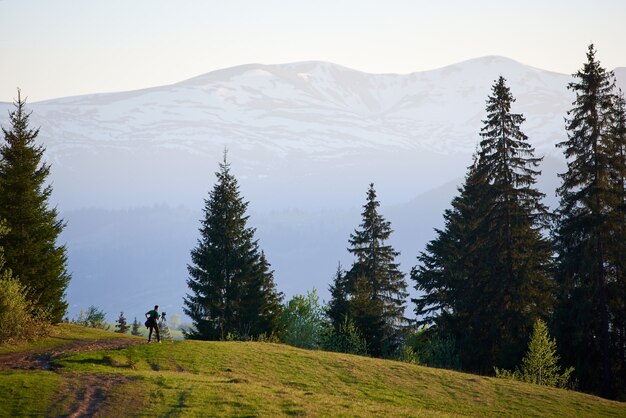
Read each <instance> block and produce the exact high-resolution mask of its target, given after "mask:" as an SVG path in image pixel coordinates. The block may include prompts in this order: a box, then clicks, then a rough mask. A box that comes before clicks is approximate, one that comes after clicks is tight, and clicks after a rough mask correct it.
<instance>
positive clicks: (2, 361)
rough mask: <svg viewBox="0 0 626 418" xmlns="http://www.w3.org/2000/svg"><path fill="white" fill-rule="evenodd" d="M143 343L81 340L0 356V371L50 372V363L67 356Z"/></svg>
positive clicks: (140, 341) (124, 339)
mask: <svg viewBox="0 0 626 418" xmlns="http://www.w3.org/2000/svg"><path fill="white" fill-rule="evenodd" d="M144 342H145V341H143V340H139V339H131V338H115V339H112V340H81V341H76V342H73V343H69V344H63V345H59V346H56V347H51V348H45V349H41V350H31V351H24V352H20V353H10V354H2V355H0V370H10V369H13V370H51V369H52V365H51V363H52V361H53V360H55V359H57V358H59V357H62V356H64V355H67V354H72V353H79V352H83V351H96V350H117V349H121V348H126V347H130V346H133V345H137V344H143V343H144Z"/></svg>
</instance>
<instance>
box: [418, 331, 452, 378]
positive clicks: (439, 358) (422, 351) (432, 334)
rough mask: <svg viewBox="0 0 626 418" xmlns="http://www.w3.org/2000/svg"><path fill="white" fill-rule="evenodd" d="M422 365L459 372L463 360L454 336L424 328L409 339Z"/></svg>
mask: <svg viewBox="0 0 626 418" xmlns="http://www.w3.org/2000/svg"><path fill="white" fill-rule="evenodd" d="M406 344H408V345H409V346H410V347H411V348H412V349H413V354H414V355H415V357H416V358H417V359H418V362H419V363H420V364H424V365H426V366H429V367H439V368H442V369H453V370H459V369H460V368H461V359H460V357H459V353H458V351H457V348H456V339H455V338H454V336H450V335H445V334H442V333H441V332H440V331H439V330H438V329H437V328H428V327H424V328H422V329H419V330H418V331H416V332H414V333H413V334H412V335H410V336H409V338H408V339H407V342H406Z"/></svg>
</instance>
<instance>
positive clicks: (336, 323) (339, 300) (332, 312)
mask: <svg viewBox="0 0 626 418" xmlns="http://www.w3.org/2000/svg"><path fill="white" fill-rule="evenodd" d="M347 285H348V283H347V281H346V274H345V272H344V271H343V269H342V268H341V263H339V265H338V266H337V271H336V272H335V277H334V278H333V283H332V284H331V285H330V286H329V289H328V290H329V291H330V302H328V308H327V310H326V316H327V317H328V319H329V321H330V323H331V325H332V326H333V328H334V329H335V331H338V330H339V328H341V327H342V326H343V324H344V323H345V321H346V318H347V317H348V316H349V310H350V304H349V299H348V297H349V295H348V292H349V289H348V288H347Z"/></svg>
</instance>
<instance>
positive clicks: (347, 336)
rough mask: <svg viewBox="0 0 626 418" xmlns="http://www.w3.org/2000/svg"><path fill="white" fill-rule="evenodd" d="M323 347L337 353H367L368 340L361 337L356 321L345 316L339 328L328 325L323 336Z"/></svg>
mask: <svg viewBox="0 0 626 418" xmlns="http://www.w3.org/2000/svg"><path fill="white" fill-rule="evenodd" d="M322 349H324V350H326V351H335V352H337V353H348V354H359V355H367V342H366V341H365V338H363V337H361V333H359V330H358V328H357V327H356V325H355V324H354V321H352V320H351V319H350V318H348V317H347V316H344V318H343V321H342V322H341V324H339V329H335V328H333V327H332V326H328V327H327V331H326V333H325V334H324V335H323V338H322Z"/></svg>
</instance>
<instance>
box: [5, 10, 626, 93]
mask: <svg viewBox="0 0 626 418" xmlns="http://www.w3.org/2000/svg"><path fill="white" fill-rule="evenodd" d="M625 19H626V1H623V0H594V1H589V0H585V1H580V0H569V1H567V0H559V1H549V0H543V1H536V0H526V1H515V2H513V1H505V0H500V1H495V0H494V1H492V0H473V1H460V0H456V1H446V0H438V1H437V0H431V1H419V0H413V1H408V0H395V1H394V0H386V1H370V0H344V1H342V0H334V1H325V0H316V1H308V2H303V1H297V0H287V1H285V0H267V1H264V0H251V1H240V0H223V1H211V0H205V1H199V0H178V1H175V0H168V1H165V0H0V101H8V100H11V99H12V98H13V97H14V96H15V88H16V87H21V88H22V90H23V92H24V93H25V94H26V95H27V96H28V97H29V99H30V100H31V101H34V100H42V99H48V98H54V97H61V96H69V95H76V94H85V93H96V92H107V91H121V90H130V89H138V88H143V87H150V86H156V85H163V84H169V83H174V82H177V81H181V80H184V79H187V78H190V77H194V76H196V75H199V74H203V73H206V72H209V71H212V70H216V69H220V68H225V67H229V66H234V65H239V64H247V63H251V62H260V63H264V64H273V63H284V62H292V61H304V60H324V61H331V62H335V63H337V64H342V65H345V66H347V67H351V68H354V69H358V70H362V71H368V72H383V73H409V72H413V71H419V70H426V69H432V68H437V67H441V66H444V65H448V64H453V63H456V62H459V61H463V60H466V59H470V58H475V57H479V56H484V55H503V56H507V57H510V58H513V59H515V60H518V61H520V62H523V63H525V64H529V65H532V66H535V67H539V68H544V69H548V70H552V71H557V72H562V73H572V72H575V71H576V70H577V69H578V68H579V67H580V66H581V64H582V62H583V60H584V59H585V51H586V48H587V45H588V44H589V43H590V42H594V43H595V44H596V47H597V49H598V57H599V59H600V60H601V62H602V64H603V65H604V66H606V67H608V68H610V69H613V68H614V67H619V66H626V45H625V44H624V41H625V40H626V22H625Z"/></svg>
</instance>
